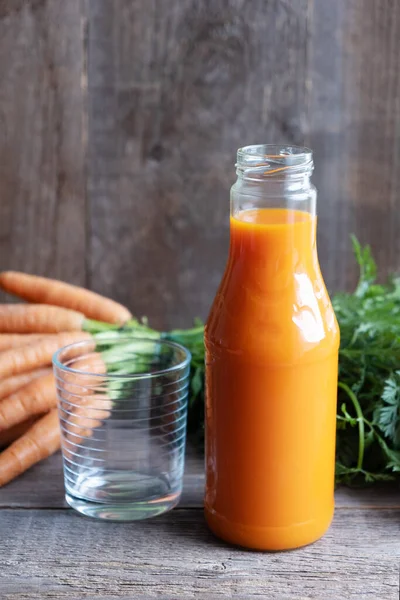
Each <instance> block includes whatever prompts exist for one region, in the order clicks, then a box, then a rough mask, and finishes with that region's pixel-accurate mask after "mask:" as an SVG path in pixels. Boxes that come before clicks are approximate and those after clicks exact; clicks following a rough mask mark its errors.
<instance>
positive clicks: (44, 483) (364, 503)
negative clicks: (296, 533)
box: [0, 445, 400, 510]
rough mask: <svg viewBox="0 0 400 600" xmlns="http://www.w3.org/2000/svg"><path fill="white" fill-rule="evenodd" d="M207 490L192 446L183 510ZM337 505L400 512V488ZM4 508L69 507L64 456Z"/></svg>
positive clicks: (338, 498) (369, 491)
mask: <svg viewBox="0 0 400 600" xmlns="http://www.w3.org/2000/svg"><path fill="white" fill-rule="evenodd" d="M38 482H40V485H38ZM203 491H204V459H203V456H202V454H201V453H200V452H198V451H197V450H195V449H194V448H193V447H191V446H190V445H188V447H187V451H186V468H185V475H184V480H183V493H182V498H181V502H180V505H179V506H180V508H202V507H203ZM335 502H336V509H337V510H340V509H351V508H354V509H383V508H391V509H399V510H400V489H399V486H398V485H382V486H373V487H370V488H364V489H351V488H346V487H340V488H339V489H337V490H336V494H335ZM2 508H66V504H65V501H64V487H63V478H62V461H61V454H60V453H58V454H56V455H54V456H52V457H50V458H49V459H48V460H46V461H44V462H42V463H40V464H38V465H36V466H35V467H33V468H32V469H30V470H29V471H27V472H26V473H24V475H22V476H21V477H19V478H18V479H16V480H14V481H13V482H11V483H10V484H8V485H7V486H5V487H3V488H1V489H0V509H2Z"/></svg>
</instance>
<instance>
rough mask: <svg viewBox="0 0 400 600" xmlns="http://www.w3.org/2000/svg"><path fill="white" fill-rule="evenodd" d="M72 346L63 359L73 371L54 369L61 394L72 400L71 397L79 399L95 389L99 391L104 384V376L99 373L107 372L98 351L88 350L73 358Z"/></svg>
mask: <svg viewBox="0 0 400 600" xmlns="http://www.w3.org/2000/svg"><path fill="white" fill-rule="evenodd" d="M71 350H72V348H71V349H70V350H69V351H68V356H65V357H64V360H66V362H68V366H69V367H70V368H71V369H74V371H63V370H60V369H56V371H55V373H56V385H57V387H58V389H59V390H60V393H61V395H62V396H63V397H64V398H65V399H66V400H68V401H71V402H73V398H76V399H77V400H78V401H79V398H80V397H81V396H88V395H91V394H93V393H95V392H96V391H100V390H101V388H102V387H104V385H105V380H104V377H100V376H99V375H102V374H105V373H106V372H107V367H106V365H105V363H104V361H103V359H102V357H101V354H100V353H99V352H88V353H86V354H85V355H83V356H78V357H77V358H76V359H73V357H72V356H70V354H71Z"/></svg>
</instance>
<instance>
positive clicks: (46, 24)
mask: <svg viewBox="0 0 400 600" xmlns="http://www.w3.org/2000/svg"><path fill="white" fill-rule="evenodd" d="M83 18H84V15H83V7H82V6H81V2H80V0H72V1H71V2H64V1H63V0H40V1H39V0H27V1H26V2H20V1H19V0H18V1H15V0H3V1H2V2H1V4H0V70H1V87H0V195H1V202H0V269H17V270H18V269H20V270H24V271H29V272H34V273H41V274H45V275H51V276H55V277H61V278H64V279H66V280H69V281H71V282H76V283H85V279H86V269H85V251H86V233H85V230H86V222H85V211H86V209H85V177H84V167H85V140H84V136H85V126H84V120H85V114H84V113H85V111H84V108H85V89H84V74H85V69H84V63H85V49H84V37H83ZM2 298H3V297H2Z"/></svg>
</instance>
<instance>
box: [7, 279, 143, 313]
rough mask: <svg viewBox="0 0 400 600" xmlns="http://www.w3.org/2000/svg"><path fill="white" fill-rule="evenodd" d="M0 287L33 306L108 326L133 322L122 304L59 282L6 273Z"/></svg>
mask: <svg viewBox="0 0 400 600" xmlns="http://www.w3.org/2000/svg"><path fill="white" fill-rule="evenodd" d="M0 287H1V288H2V289H3V290H5V291H6V292H8V293H10V294H13V295H14V296H18V297H20V298H23V299H24V300H28V301H29V302H38V303H42V304H53V305H56V306H65V307H66V308H71V309H73V310H77V311H80V312H82V313H84V315H86V317H88V318H89V319H96V320H98V321H105V322H106V323H125V322H126V321H128V320H129V319H131V318H132V315H131V313H130V312H129V310H128V309H127V308H125V306H122V305H121V304H118V302H115V301H114V300H110V299H109V298H105V297H104V296H101V295H100V294H96V293H95V292H91V291H89V290H85V289H84V288H82V287H79V286H76V285H71V284H69V283H64V282H62V281H58V280H56V279H48V278H46V277H38V276H37V275H27V274H26V273H20V272H18V271H3V272H2V273H0Z"/></svg>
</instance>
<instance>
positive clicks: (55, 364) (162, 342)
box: [52, 335, 192, 380]
mask: <svg viewBox="0 0 400 600" xmlns="http://www.w3.org/2000/svg"><path fill="white" fill-rule="evenodd" d="M128 341H129V342H135V341H136V342H138V343H139V342H149V343H150V342H151V343H153V344H160V345H163V346H168V347H170V348H173V349H175V350H180V351H181V352H183V353H184V356H185V357H184V359H183V360H181V361H180V362H179V363H177V364H176V365H172V366H171V367H167V368H165V369H159V370H157V371H146V372H145V373H96V372H94V371H83V370H80V369H74V368H72V367H68V366H67V365H64V364H63V363H62V362H61V360H60V355H61V353H62V352H65V351H66V350H70V349H72V348H79V347H80V346H81V347H84V346H85V345H87V344H93V343H95V344H96V338H95V337H93V338H91V339H86V340H81V341H80V342H74V343H72V344H68V345H67V346H63V347H62V348H59V349H58V350H56V352H55V353H54V354H53V357H52V364H53V367H55V368H57V369H60V370H61V371H63V372H65V373H72V374H74V375H80V376H90V377H101V378H102V379H127V378H129V379H130V380H139V379H151V378H153V377H159V376H160V375H166V374H170V373H174V372H175V371H180V370H182V369H185V368H186V367H187V366H188V365H190V361H191V359H192V355H191V352H190V350H188V349H187V348H186V347H185V346H183V345H182V344H178V342H173V341H170V340H165V339H162V338H156V339H154V338H146V337H137V338H135V337H132V336H129V335H122V336H121V338H118V340H116V339H115V337H109V338H107V337H104V338H103V337H102V338H101V339H100V340H99V342H101V343H104V344H107V342H110V343H113V344H114V345H115V344H118V343H119V342H128ZM94 351H96V349H95V350H94ZM99 354H101V352H99ZM75 358H79V356H76V357H75Z"/></svg>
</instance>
